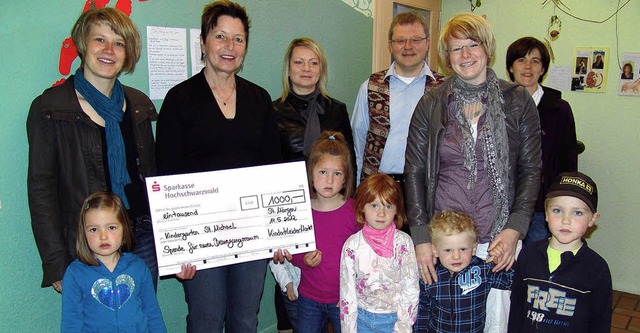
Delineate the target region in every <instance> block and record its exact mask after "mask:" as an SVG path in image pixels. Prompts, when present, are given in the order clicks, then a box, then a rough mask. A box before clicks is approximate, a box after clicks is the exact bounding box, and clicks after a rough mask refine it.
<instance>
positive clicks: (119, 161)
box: [73, 68, 131, 209]
mask: <svg viewBox="0 0 640 333" xmlns="http://www.w3.org/2000/svg"><path fill="white" fill-rule="evenodd" d="M73 79H74V86H75V88H76V90H77V91H78V92H79V93H80V94H81V95H82V96H84V98H85V99H86V100H87V102H89V104H90V105H91V106H92V107H93V108H94V109H95V110H96V112H98V115H100V117H102V119H104V121H105V126H104V129H105V134H106V138H107V161H108V162H109V163H108V164H109V176H110V178H111V191H112V192H113V193H115V194H116V195H117V196H119V197H120V199H121V200H122V203H123V204H124V206H125V207H126V208H127V209H129V202H128V201H127V196H126V195H125V193H124V187H125V186H126V185H128V184H130V183H131V178H129V172H128V170H127V163H126V161H127V155H126V152H125V149H124V140H123V139H122V132H121V131H120V122H121V121H122V117H123V116H124V112H122V106H123V105H124V88H123V87H122V84H121V83H120V80H118V79H116V82H115V84H114V85H113V91H112V92H111V97H110V98H109V97H107V96H105V95H104V94H103V93H101V92H100V91H99V90H98V89H96V88H95V87H94V86H93V85H92V84H91V83H89V81H87V79H86V78H85V77H84V70H82V68H79V69H78V70H77V71H76V75H75V76H74V77H73Z"/></svg>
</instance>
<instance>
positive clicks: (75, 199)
mask: <svg viewBox="0 0 640 333" xmlns="http://www.w3.org/2000/svg"><path fill="white" fill-rule="evenodd" d="M124 92H125V98H126V101H127V109H128V114H130V115H131V117H132V123H133V124H135V126H134V130H133V132H134V136H135V141H136V142H135V143H136V148H137V150H138V171H139V174H138V175H137V176H139V177H146V176H151V175H155V173H156V164H155V146H154V140H153V132H152V128H151V122H152V121H154V120H156V118H157V116H158V114H157V113H156V109H155V106H154V105H153V103H152V102H151V100H149V98H148V97H147V96H146V95H145V94H144V93H142V92H140V91H138V90H136V89H133V88H130V87H124ZM27 137H28V139H29V170H28V178H27V190H28V195H29V209H30V211H31V226H32V228H33V234H34V237H35V240H36V244H37V246H38V251H39V252H40V257H41V259H42V269H43V271H44V277H43V280H42V287H47V286H49V285H51V284H52V283H53V282H55V281H59V280H62V276H63V275H64V271H65V269H66V268H67V266H68V265H69V264H70V263H71V261H72V260H73V259H74V258H75V253H76V249H75V248H76V244H75V242H76V237H77V236H76V232H77V227H78V214H79V212H80V206H81V205H82V202H83V201H84V199H85V198H86V197H87V196H89V195H90V194H91V193H93V192H96V191H105V190H107V189H108V186H107V184H106V180H105V179H106V178H105V170H104V161H103V152H102V149H103V148H102V137H101V134H100V129H99V127H98V125H96V124H95V123H94V122H93V121H91V119H90V118H89V117H88V116H87V115H86V114H85V113H84V112H83V111H82V109H81V107H80V103H79V102H78V97H77V96H76V92H75V88H74V85H73V76H72V77H70V78H69V79H67V80H66V82H65V83H63V84H62V85H60V86H57V87H52V88H49V89H47V90H45V91H44V92H43V93H42V95H40V96H38V97H36V99H34V101H33V102H32V103H31V108H30V109H29V116H28V118H27ZM130 176H131V177H135V176H136V175H130Z"/></svg>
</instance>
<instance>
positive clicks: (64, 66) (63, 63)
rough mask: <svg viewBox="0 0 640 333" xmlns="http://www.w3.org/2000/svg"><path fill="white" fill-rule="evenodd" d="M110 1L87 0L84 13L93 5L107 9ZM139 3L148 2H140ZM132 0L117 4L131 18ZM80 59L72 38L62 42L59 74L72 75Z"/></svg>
mask: <svg viewBox="0 0 640 333" xmlns="http://www.w3.org/2000/svg"><path fill="white" fill-rule="evenodd" d="M109 1H110V0H86V1H85V3H84V7H83V8H82V12H83V13H84V12H86V11H87V10H89V9H90V8H91V5H92V4H93V5H94V6H95V8H103V7H106V6H107V4H108V3H109ZM138 1H139V2H147V1H148V0H138ZM131 2H132V0H118V1H117V2H116V6H115V8H116V9H118V10H120V11H121V12H123V13H125V14H126V15H127V16H131V12H132V6H131ZM77 57H78V48H77V47H76V46H75V44H74V43H73V40H71V37H67V38H65V39H64V40H63V41H62V46H61V47H60V60H59V61H58V72H60V74H62V75H64V76H67V75H69V73H71V65H72V64H73V61H74V60H75V59H76V58H77ZM65 80H66V78H64V77H63V78H61V79H60V80H58V81H56V82H55V83H53V85H52V86H57V85H60V84H62V83H64V81H65Z"/></svg>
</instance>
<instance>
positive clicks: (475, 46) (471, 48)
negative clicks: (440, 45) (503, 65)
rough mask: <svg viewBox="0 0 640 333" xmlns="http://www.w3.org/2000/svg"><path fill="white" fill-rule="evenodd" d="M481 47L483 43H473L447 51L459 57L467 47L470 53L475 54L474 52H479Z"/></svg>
mask: <svg viewBox="0 0 640 333" xmlns="http://www.w3.org/2000/svg"><path fill="white" fill-rule="evenodd" d="M480 45H482V42H471V44H469V45H463V46H458V47H454V48H452V49H449V50H447V51H448V52H449V53H451V54H456V55H458V54H462V50H464V48H465V47H466V48H467V49H468V50H469V52H473V51H477V50H479V47H480Z"/></svg>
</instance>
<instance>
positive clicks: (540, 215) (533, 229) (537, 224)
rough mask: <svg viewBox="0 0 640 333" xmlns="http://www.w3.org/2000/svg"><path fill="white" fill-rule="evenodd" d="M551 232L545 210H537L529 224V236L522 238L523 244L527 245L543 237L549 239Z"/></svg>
mask: <svg viewBox="0 0 640 333" xmlns="http://www.w3.org/2000/svg"><path fill="white" fill-rule="evenodd" d="M550 234H551V233H550V232H549V227H548V226H547V221H545V214H544V212H535V213H533V218H532V219H531V224H530V225H529V231H527V237H525V238H524V240H522V245H523V246H525V245H528V244H531V243H533V242H536V241H539V240H541V239H547V238H549V235H550Z"/></svg>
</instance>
